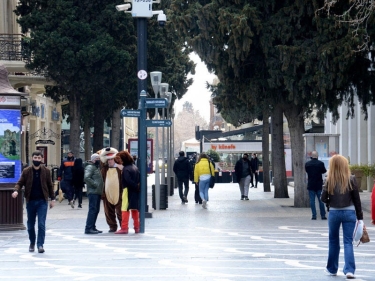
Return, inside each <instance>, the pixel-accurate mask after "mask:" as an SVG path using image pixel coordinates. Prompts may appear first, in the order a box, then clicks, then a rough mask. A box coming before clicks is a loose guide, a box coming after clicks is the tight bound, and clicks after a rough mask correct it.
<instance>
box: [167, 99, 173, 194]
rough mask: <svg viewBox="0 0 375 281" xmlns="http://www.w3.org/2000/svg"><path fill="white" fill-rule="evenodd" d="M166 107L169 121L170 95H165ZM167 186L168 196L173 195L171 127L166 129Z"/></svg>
mask: <svg viewBox="0 0 375 281" xmlns="http://www.w3.org/2000/svg"><path fill="white" fill-rule="evenodd" d="M167 100H168V107H167V119H170V110H171V102H172V93H171V92H168V93H167ZM167 163H168V166H167V184H168V194H169V195H170V196H172V195H173V193H174V189H173V180H172V161H171V127H169V128H167Z"/></svg>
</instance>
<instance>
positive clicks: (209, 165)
mask: <svg viewBox="0 0 375 281" xmlns="http://www.w3.org/2000/svg"><path fill="white" fill-rule="evenodd" d="M208 167H210V176H211V177H210V184H209V187H210V188H214V186H215V177H214V176H213V175H212V171H211V163H210V161H208Z"/></svg>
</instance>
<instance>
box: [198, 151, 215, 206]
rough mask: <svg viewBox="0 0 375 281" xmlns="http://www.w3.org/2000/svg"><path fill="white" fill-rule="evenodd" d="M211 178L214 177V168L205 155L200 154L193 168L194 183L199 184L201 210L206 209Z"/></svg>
mask: <svg viewBox="0 0 375 281" xmlns="http://www.w3.org/2000/svg"><path fill="white" fill-rule="evenodd" d="M211 176H215V167H214V165H212V163H211V161H210V160H209V159H208V156H207V154H206V153H201V154H200V156H199V160H198V162H197V164H195V167H194V182H198V183H199V195H200V197H201V198H202V208H203V209H207V201H208V189H209V185H210V178H211Z"/></svg>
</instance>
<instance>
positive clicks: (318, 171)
mask: <svg viewBox="0 0 375 281" xmlns="http://www.w3.org/2000/svg"><path fill="white" fill-rule="evenodd" d="M305 171H306V173H307V189H308V191H309V197H310V208H311V212H312V217H311V219H312V220H316V207H315V198H318V202H319V209H320V217H321V218H322V220H326V219H327V218H326V210H325V206H324V204H323V202H322V200H320V197H321V195H322V188H323V174H325V173H326V172H327V170H326V167H325V166H324V163H323V162H322V161H319V160H318V152H316V151H313V152H312V153H311V160H309V161H307V162H306V164H305Z"/></svg>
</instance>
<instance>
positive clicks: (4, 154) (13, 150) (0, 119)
mask: <svg viewBox="0 0 375 281" xmlns="http://www.w3.org/2000/svg"><path fill="white" fill-rule="evenodd" d="M20 175H21V114H20V111H19V110H12V109H0V183H15V182H17V181H18V179H19V177H20Z"/></svg>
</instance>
